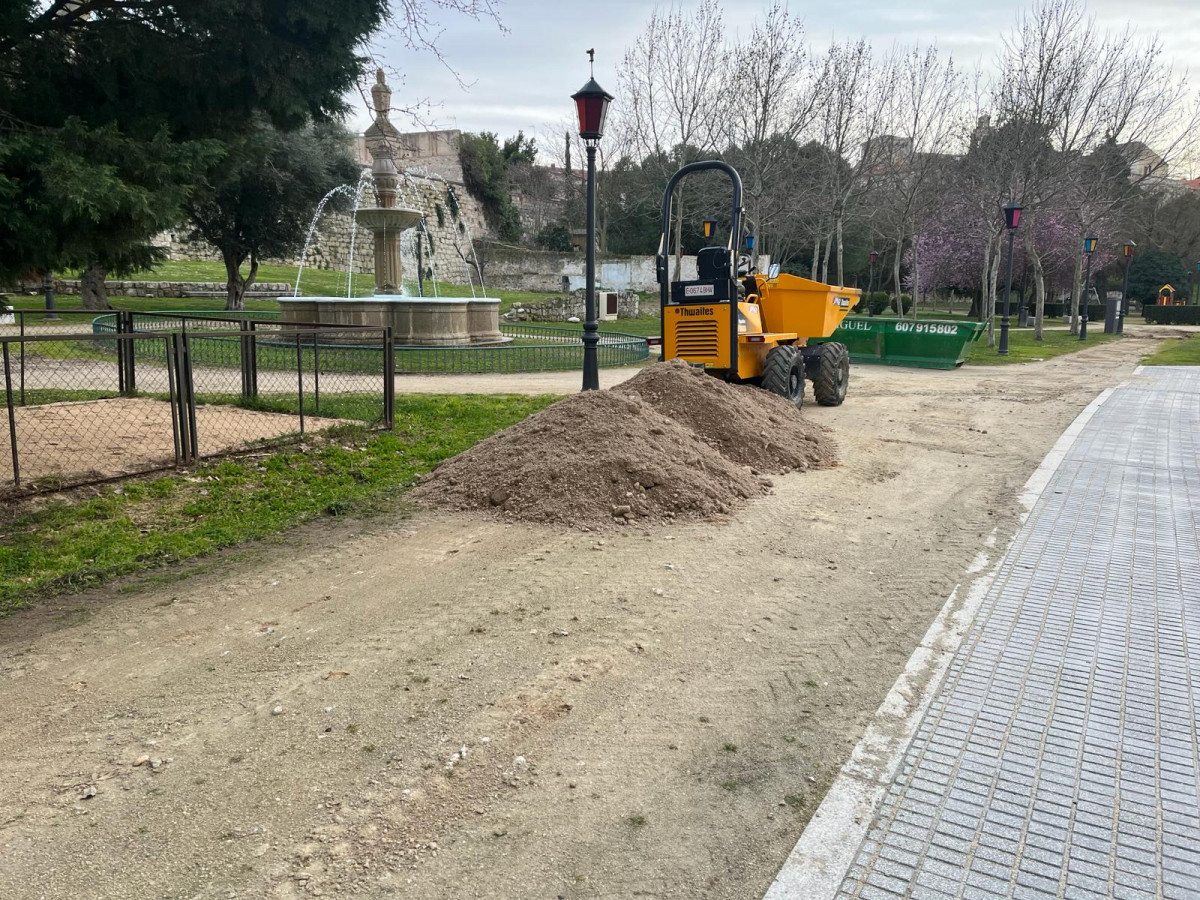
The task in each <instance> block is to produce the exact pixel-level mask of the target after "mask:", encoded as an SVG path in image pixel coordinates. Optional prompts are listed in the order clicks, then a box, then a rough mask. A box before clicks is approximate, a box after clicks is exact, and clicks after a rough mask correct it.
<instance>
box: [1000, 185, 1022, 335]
mask: <svg viewBox="0 0 1200 900" xmlns="http://www.w3.org/2000/svg"><path fill="white" fill-rule="evenodd" d="M1022 208H1023V207H1021V206H1018V205H1017V204H1016V203H1009V204H1008V206H1006V207H1004V227H1005V228H1007V229H1008V283H1007V284H1006V285H1005V288H1004V315H1003V316H1001V317H1000V346H999V347H998V348H997V350H996V352H997V353H999V354H1000V355H1001V356H1008V319H1009V315H1008V314H1009V302H1010V300H1011V298H1012V273H1013V238H1014V237H1016V234H1017V227H1018V226H1019V225H1020V224H1021V210H1022Z"/></svg>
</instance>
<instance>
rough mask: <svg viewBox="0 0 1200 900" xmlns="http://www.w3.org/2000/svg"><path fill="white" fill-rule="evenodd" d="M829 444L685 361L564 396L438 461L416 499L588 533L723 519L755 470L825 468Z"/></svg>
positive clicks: (761, 485)
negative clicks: (611, 386)
mask: <svg viewBox="0 0 1200 900" xmlns="http://www.w3.org/2000/svg"><path fill="white" fill-rule="evenodd" d="M833 462H834V450H833V445H832V443H831V442H830V440H829V439H828V437H826V435H825V432H824V430H823V429H822V428H820V426H817V425H814V424H812V423H809V422H806V421H805V420H804V419H802V418H801V417H800V414H799V413H798V412H797V411H796V409H795V408H793V407H792V406H791V405H789V404H788V403H787V402H786V401H783V400H781V399H778V398H775V397H772V396H768V395H766V394H765V392H763V391H761V390H758V389H756V388H748V387H747V388H742V387H732V386H730V385H726V384H723V383H721V382H719V381H717V380H716V379H715V378H712V377H711V376H707V375H704V374H703V373H698V372H696V371H694V370H692V369H691V368H690V367H688V366H687V365H685V364H678V363H668V364H660V365H657V366H653V367H651V368H650V369H647V370H646V371H644V372H642V373H640V374H639V375H638V376H637V377H635V378H633V379H632V380H630V381H629V382H627V383H626V384H625V385H623V386H622V387H620V388H619V389H615V390H611V391H593V392H587V393H582V394H575V395H573V396H571V397H567V398H565V399H563V400H560V401H559V402H558V403H555V404H554V405H553V406H550V407H547V408H546V409H544V410H542V411H541V412H539V413H537V414H536V415H533V416H530V417H529V418H528V419H526V420H525V421H523V422H519V423H517V424H516V425H514V426H512V427H511V428H507V429H505V430H504V431H501V432H498V433H496V434H494V435H492V436H491V437H489V438H487V439H485V440H483V441H480V442H479V443H478V444H476V445H475V446H474V447H471V448H470V449H469V450H467V451H465V452H464V453H461V454H459V455H458V456H456V457H454V458H453V459H449V460H446V461H445V462H443V463H442V464H441V465H439V466H438V467H437V468H436V469H435V470H434V471H433V472H432V473H431V474H430V475H428V476H426V478H425V479H424V480H423V481H422V483H421V484H420V485H418V486H417V487H416V488H415V489H414V491H413V497H414V499H416V500H417V501H418V502H422V503H428V504H431V505H437V506H446V507H450V508H453V509H467V510H472V509H473V510H485V511H490V512H492V513H495V514H499V515H502V516H504V517H505V518H509V519H519V520H522V521H529V522H542V523H547V524H561V525H568V526H573V527H580V528H597V527H605V526H611V525H613V524H625V523H629V522H638V523H645V524H651V523H663V522H669V521H672V520H676V519H680V518H685V519H694V518H706V517H710V516H714V515H721V514H726V513H729V512H732V511H733V510H734V509H736V508H737V507H739V506H741V505H742V503H744V502H745V501H746V500H748V499H750V498H753V497H757V496H760V495H762V494H765V493H766V492H767V491H768V490H769V489H770V487H771V482H770V481H769V480H768V479H767V478H766V477H764V475H762V474H760V473H766V472H772V473H779V472H787V471H791V470H804V469H809V468H814V467H819V466H828V465H832V464H833Z"/></svg>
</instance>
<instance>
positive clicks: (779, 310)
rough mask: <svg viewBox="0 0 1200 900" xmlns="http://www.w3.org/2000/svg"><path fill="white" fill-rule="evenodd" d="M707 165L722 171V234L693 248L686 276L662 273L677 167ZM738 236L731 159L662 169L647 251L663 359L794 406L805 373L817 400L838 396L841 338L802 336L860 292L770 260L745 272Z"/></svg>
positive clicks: (815, 333) (844, 369)
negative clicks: (725, 206)
mask: <svg viewBox="0 0 1200 900" xmlns="http://www.w3.org/2000/svg"><path fill="white" fill-rule="evenodd" d="M710 170H716V171H720V172H724V173H725V174H726V175H728V176H729V180H730V181H731V182H732V185H733V208H732V211H731V215H730V230H729V241H728V243H727V244H726V246H724V247H720V246H718V247H704V248H703V249H701V250H700V252H699V253H698V254H696V280H694V281H671V280H670V278H669V276H668V261H669V258H670V256H671V252H670V251H671V248H670V246H669V238H668V235H669V234H670V229H671V213H672V209H671V207H672V199H673V194H674V191H675V188H676V186H677V185H678V184H679V182H680V181H681V180H682V179H683V178H685V177H686V176H688V175H691V174H693V173H696V172H704V171H710ZM743 239H744V233H743V215H742V179H741V177H740V176H739V175H738V173H737V170H736V169H734V168H733V167H732V166H730V165H728V164H727V163H724V162H719V161H716V160H708V161H703V162H695V163H691V164H689V165H686V166H684V167H683V168H682V169H680V170H679V171H678V172H676V173H675V174H674V175H673V176H671V180H670V181H669V182H667V188H666V191H665V192H664V193H663V202H662V233H661V234H660V236H659V242H658V257H657V270H658V271H657V274H658V283H659V306H660V311H661V314H662V356H663V359H664V360H667V359H674V358H676V357H678V358H680V359H683V360H686V361H687V362H689V363H692V364H693V365H697V366H703V367H704V369H705V370H706V371H707V372H709V373H711V374H713V375H715V376H717V377H719V378H724V379H725V380H727V381H734V382H744V383H749V384H755V385H758V386H760V387H762V388H764V389H765V390H768V391H771V392H773V393H776V394H779V395H780V396H782V397H784V398H786V399H788V400H790V401H791V402H792V403H794V404H795V405H796V406H801V405H802V404H803V403H804V382H805V381H806V380H807V381H811V382H812V386H813V397H814V398H815V399H816V401H817V402H818V403H820V404H821V405H823V406H837V405H839V404H841V402H842V401H843V400H845V399H846V385H847V381H848V380H849V375H850V354H849V353H848V352H847V350H846V347H845V346H844V345H843V344H839V343H836V342H828V343H823V344H819V345H816V346H813V347H809V346H807V341H808V339H809V338H826V337H829V336H830V335H831V334H833V330H834V329H835V328H837V327H838V325H840V324H841V322H842V319H844V318H845V317H846V314H847V313H849V312H850V310H851V309H853V308H854V307H855V306H856V305H857V304H858V301H859V298H860V296H861V292H860V291H859V290H858V289H857V288H844V287H832V286H830V285H827V284H822V283H820V282H819V281H811V280H809V279H807V278H799V277H797V276H795V275H784V274H780V273H779V270H778V266H771V269H770V271H768V273H767V274H765V275H764V274H761V273H757V272H753V271H751V269H750V264H749V260H748V259H747V258H746V257H742V256H739V254H738V250H739V248H740V247H741V246H742V241H743Z"/></svg>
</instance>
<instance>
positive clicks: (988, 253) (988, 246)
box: [979, 237, 992, 322]
mask: <svg viewBox="0 0 1200 900" xmlns="http://www.w3.org/2000/svg"><path fill="white" fill-rule="evenodd" d="M991 271H992V239H991V238H990V237H989V238H988V239H987V240H986V241H984V242H983V265H982V266H981V267H980V269H979V321H980V322H986V321H987V311H988V293H987V284H988V273H990V272H991Z"/></svg>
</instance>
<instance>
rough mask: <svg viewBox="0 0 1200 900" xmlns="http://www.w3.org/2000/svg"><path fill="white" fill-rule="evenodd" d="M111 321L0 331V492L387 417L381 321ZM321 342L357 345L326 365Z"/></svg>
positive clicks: (386, 423) (388, 421)
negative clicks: (100, 326) (86, 326)
mask: <svg viewBox="0 0 1200 900" xmlns="http://www.w3.org/2000/svg"><path fill="white" fill-rule="evenodd" d="M92 315H93V317H94V314H92ZM117 318H118V322H119V325H118V327H117V328H114V330H113V331H112V332H110V333H100V334H96V333H92V332H81V331H78V330H77V331H75V332H74V333H70V332H63V331H60V330H59V325H58V324H57V323H52V324H50V325H47V326H36V327H27V328H26V329H24V333H18V334H0V353H2V355H3V403H4V410H3V416H0V437H2V441H0V493H11V492H14V491H24V492H36V491H38V490H46V489H53V488H57V487H64V486H69V485H78V484H85V483H89V482H95V481H101V480H106V479H110V478H116V477H121V476H124V475H129V474H134V473H139V472H146V471H153V470H155V469H161V468H165V467H169V466H172V465H185V464H188V463H191V462H194V461H196V460H198V459H201V458H204V457H209V456H217V455H221V454H227V453H236V452H239V451H243V450H247V449H252V448H254V447H261V446H264V445H269V444H274V443H278V442H280V441H283V440H287V439H292V438H299V437H302V436H304V435H305V434H308V433H312V432H318V431H326V430H328V429H331V428H335V427H338V426H343V425H347V424H355V425H360V426H361V425H367V426H371V427H382V428H390V427H391V426H392V424H393V417H394V411H395V388H394V383H395V382H394V378H393V377H392V374H391V372H392V369H393V367H394V365H395V363H394V361H393V359H392V354H391V352H390V347H391V340H390V338H391V334H390V331H389V330H388V329H383V328H281V327H279V326H278V325H271V328H270V331H269V333H261V332H259V331H258V330H257V329H256V328H254V327H252V326H253V323H241V324H239V326H238V327H236V328H224V329H222V330H219V331H218V330H191V331H187V332H185V331H182V330H162V331H144V330H142V329H140V328H139V329H138V330H136V331H133V330H127V326H128V325H129V322H128V321H125V322H121V321H120V320H121V319H124V318H125V317H124V316H118V317H117ZM75 322H76V328H78V325H79V324H80V322H79V320H78V319H75ZM9 327H10V328H11V326H9ZM364 342H365V343H367V344H369V345H371V346H370V347H363V346H361V345H362V344H363V343H364ZM325 346H330V347H337V348H341V350H342V351H343V352H345V353H355V352H357V353H358V354H359V357H358V358H357V359H355V366H354V368H353V369H352V370H345V369H341V368H338V367H336V366H330V365H329V355H328V354H323V353H322V352H321V351H322V348H323V347H325Z"/></svg>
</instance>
